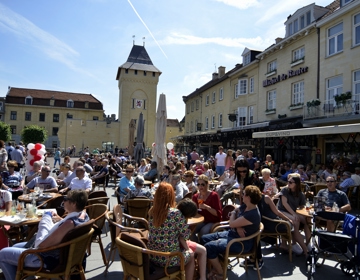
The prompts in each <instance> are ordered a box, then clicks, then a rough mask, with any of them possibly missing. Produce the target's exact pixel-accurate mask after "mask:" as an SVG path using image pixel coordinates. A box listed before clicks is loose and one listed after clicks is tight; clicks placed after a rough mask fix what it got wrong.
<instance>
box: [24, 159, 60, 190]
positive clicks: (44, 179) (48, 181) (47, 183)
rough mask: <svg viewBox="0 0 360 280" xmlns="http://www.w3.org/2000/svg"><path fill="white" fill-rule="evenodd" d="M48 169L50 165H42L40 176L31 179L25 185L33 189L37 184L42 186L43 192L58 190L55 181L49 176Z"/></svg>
mask: <svg viewBox="0 0 360 280" xmlns="http://www.w3.org/2000/svg"><path fill="white" fill-rule="evenodd" d="M50 171H51V170H50V166H46V165H45V166H43V167H42V168H41V176H40V177H36V178H34V179H32V180H31V181H30V183H29V184H27V185H26V187H27V188H28V189H34V188H35V187H36V186H39V187H43V188H44V192H58V187H57V184H56V181H55V179H54V178H53V177H51V176H50Z"/></svg>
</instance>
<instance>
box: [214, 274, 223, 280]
mask: <svg viewBox="0 0 360 280" xmlns="http://www.w3.org/2000/svg"><path fill="white" fill-rule="evenodd" d="M212 280H223V275H221V274H217V273H215V274H214V276H213V277H212Z"/></svg>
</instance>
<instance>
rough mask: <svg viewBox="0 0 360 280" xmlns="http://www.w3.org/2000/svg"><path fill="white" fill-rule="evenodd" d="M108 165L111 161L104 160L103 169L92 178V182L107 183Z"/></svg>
mask: <svg viewBox="0 0 360 280" xmlns="http://www.w3.org/2000/svg"><path fill="white" fill-rule="evenodd" d="M108 163H109V161H108V160H107V159H103V160H102V163H101V165H102V168H101V169H100V171H99V172H98V173H96V174H95V175H93V176H91V180H93V181H95V183H96V184H103V183H105V180H106V175H108V174H109V169H108V167H107V166H108Z"/></svg>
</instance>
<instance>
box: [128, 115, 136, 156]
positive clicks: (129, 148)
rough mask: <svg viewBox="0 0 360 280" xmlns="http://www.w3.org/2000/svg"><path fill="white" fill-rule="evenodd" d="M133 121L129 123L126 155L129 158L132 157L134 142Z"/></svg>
mask: <svg viewBox="0 0 360 280" xmlns="http://www.w3.org/2000/svg"><path fill="white" fill-rule="evenodd" d="M135 127H136V124H135V120H134V119H131V121H130V123H129V144H128V153H129V156H131V158H133V157H134V141H135Z"/></svg>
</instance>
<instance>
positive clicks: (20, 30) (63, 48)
mask: <svg viewBox="0 0 360 280" xmlns="http://www.w3.org/2000/svg"><path fill="white" fill-rule="evenodd" d="M0 30H3V31H5V32H9V33H12V34H13V35H15V36H16V37H17V38H18V39H19V40H20V41H22V42H23V43H24V44H26V45H29V46H32V47H34V48H36V49H38V50H40V51H41V52H43V53H44V54H45V55H46V56H47V57H49V58H51V59H53V60H56V61H58V62H60V63H62V64H64V65H66V66H67V67H68V68H70V69H72V70H74V71H76V72H80V73H83V74H86V75H88V76H91V77H94V76H93V75H92V74H90V73H88V72H87V71H85V70H83V69H80V68H78V67H76V66H75V65H74V63H73V60H74V58H76V57H78V56H79V54H78V53H77V52H76V51H75V50H74V49H72V48H71V47H70V46H68V45H67V44H65V43H64V42H62V41H60V40H59V39H58V38H56V37H55V36H53V35H51V34H49V33H48V32H46V31H44V30H42V29H41V28H39V27H37V26H36V25H35V24H33V23H32V22H31V21H29V20H28V19H26V18H24V17H23V16H21V15H19V14H17V13H15V12H13V11H12V10H10V9H9V8H7V7H6V6H4V5H2V4H1V3H0Z"/></svg>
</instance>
